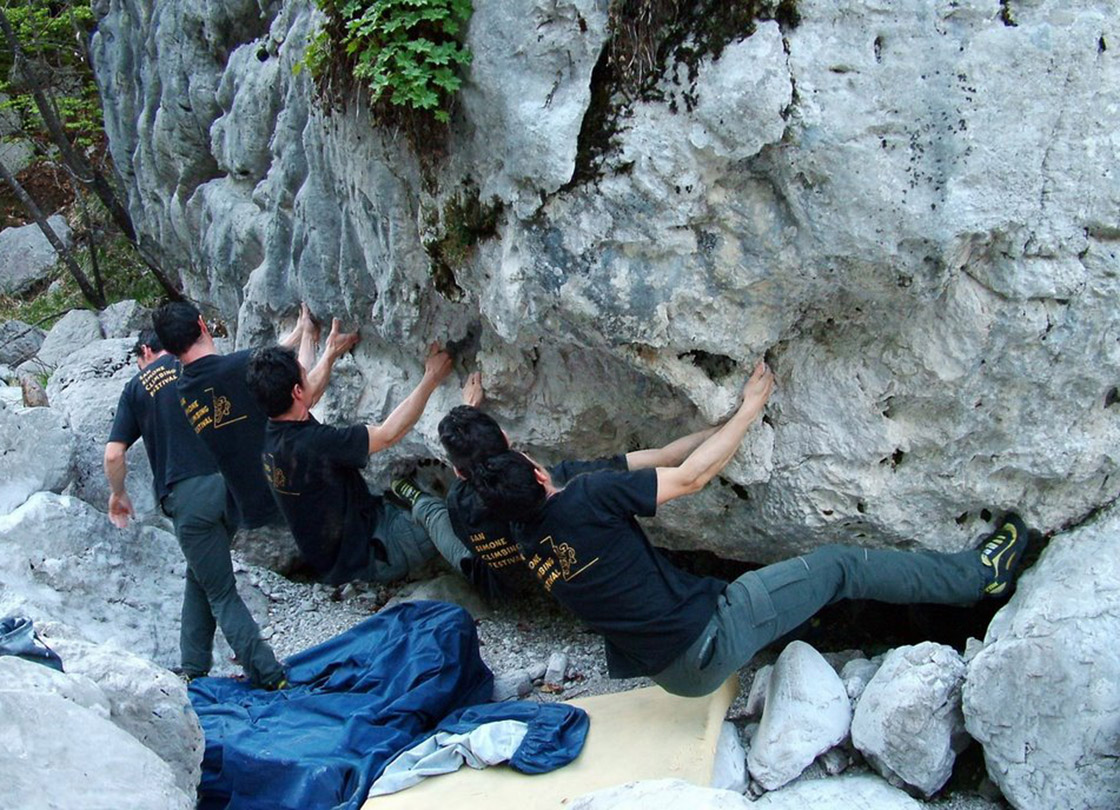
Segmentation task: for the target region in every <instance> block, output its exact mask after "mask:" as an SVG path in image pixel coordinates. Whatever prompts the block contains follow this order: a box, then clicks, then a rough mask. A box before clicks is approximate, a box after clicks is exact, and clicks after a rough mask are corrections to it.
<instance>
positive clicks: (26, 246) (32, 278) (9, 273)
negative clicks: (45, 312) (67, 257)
mask: <svg viewBox="0 0 1120 810" xmlns="http://www.w3.org/2000/svg"><path fill="white" fill-rule="evenodd" d="M47 224H48V225H49V226H50V227H51V230H53V231H54V232H55V234H56V235H57V236H58V238H59V239H61V240H62V243H63V244H64V245H66V246H67V247H69V245H70V241H71V240H70V226H69V225H68V224H67V223H66V219H65V218H64V217H63V216H62V215H61V214H55V215H53V216H50V217H47ZM57 262H58V253H57V251H55V249H54V246H53V245H52V244H51V243H50V242H49V241H48V240H47V237H46V235H45V234H44V233H43V232H42V231H41V230H40V229H39V226H38V225H36V224H35V223H31V224H30V225H22V226H20V227H17V228H4V230H2V231H0V294H2V295H19V294H20V293H23V292H26V291H27V290H28V289H30V288H31V287H34V286H35V285H36V284H40V283H42V282H45V281H46V280H47V279H48V278H50V277H51V274H52V273H53V272H54V266H55V264H56V263H57Z"/></svg>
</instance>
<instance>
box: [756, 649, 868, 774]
mask: <svg viewBox="0 0 1120 810" xmlns="http://www.w3.org/2000/svg"><path fill="white" fill-rule="evenodd" d="M851 722H852V710H851V706H850V705H849V703H848V695H847V692H845V691H844V684H843V683H842V682H841V680H840V677H839V676H838V675H837V674H836V670H834V669H833V668H832V666H831V665H830V664H829V663H828V662H827V661H826V660H825V659H824V657H823V656H821V654H820V653H819V652H817V651H816V650H814V649H813V648H812V647H811V646H809V645H808V644H806V643H805V642H803V641H793V642H790V643H789V644H788V645H787V646H786V648H785V649H784V650H782V653H781V655H779V656H778V660H777V661H776V662H774V669H773V671H772V672H771V673H770V677H769V681H768V684H767V689H766V700H765V705H764V707H763V710H762V720H761V721H760V723H759V727H758V731H757V732H756V733H755V735H754V737H753V739H752V740H751V747H750V751H749V752H748V753H747V768H748V770H750V774H751V777H752V778H753V779H754V780H755V781H756V782H758V783H759V784H760V785H762V786H763V787H764V788H766V789H767V790H777V789H778V788H780V787H781V786H782V785H784V784H786V783H787V782H789V781H791V780H793V779H796V778H797V777H798V776H799V775H800V774H801V772H802V771H804V770H805V769H806V768H807V767H809V765H811V764H812V762H813V760H814V759H816V758H817V757H818V756H819V755H820V754H823V753H824V752H825V751H827V750H828V749H830V748H832V747H833V746H834V745H837V744H839V743H840V742H842V741H843V740H844V738H845V737H846V736H847V735H848V728H849V726H850V724H851Z"/></svg>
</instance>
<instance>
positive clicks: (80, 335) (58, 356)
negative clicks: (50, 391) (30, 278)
mask: <svg viewBox="0 0 1120 810" xmlns="http://www.w3.org/2000/svg"><path fill="white" fill-rule="evenodd" d="M102 337H103V336H102V334H101V321H99V320H98V319H97V313H95V312H90V311H89V310H88V309H72V310H70V311H69V312H67V313H66V314H65V315H63V316H62V317H61V318H59V319H58V321H56V322H55V325H54V326H52V327H51V328H50V331H49V332H47V336H46V337H45V338H44V339H43V344H42V345H41V346H40V347H39V352H38V354H37V355H36V357H37V358H38V360H39V362H41V363H44V364H46V365H47V366H49V367H51V368H57V367H58V366H59V365H60V364H61V363H62V362H63V361H64V360H66V359H67V358H69V357H70V356H71V355H73V354H74V352H76V351H78V350H79V349H83V348H85V347H86V346H88V345H89V344H90V343H92V342H94V341H98V340H101V338H102Z"/></svg>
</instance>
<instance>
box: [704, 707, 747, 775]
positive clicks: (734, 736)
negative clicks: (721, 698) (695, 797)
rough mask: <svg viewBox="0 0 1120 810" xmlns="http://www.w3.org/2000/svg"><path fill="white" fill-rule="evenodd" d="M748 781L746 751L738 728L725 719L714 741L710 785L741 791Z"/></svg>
mask: <svg viewBox="0 0 1120 810" xmlns="http://www.w3.org/2000/svg"><path fill="white" fill-rule="evenodd" d="M749 781H750V779H749V777H748V776H747V752H746V751H745V750H744V749H743V741H742V740H741V739H739V729H737V728H735V724H734V723H729V722H727V721H726V720H725V721H724V722H723V724H722V725H721V726H720V727H719V740H717V741H716V757H715V762H714V763H713V765H712V782H711V785H710V787H713V788H715V789H716V790H730V791H732V792H734V793H743V792H745V791H746V789H747V783H748V782H749Z"/></svg>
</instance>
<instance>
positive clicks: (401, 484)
mask: <svg viewBox="0 0 1120 810" xmlns="http://www.w3.org/2000/svg"><path fill="white" fill-rule="evenodd" d="M389 488H390V489H391V490H392V491H393V494H394V495H396V496H397V497H398V498H400V499H401V500H402V501H404V502H405V503H406V504H408V508H409V509H413V508H415V506H416V502H417V501H418V500H420V496H421V495H424V494H425V492H424V490H422V489H420V487H418V486H417V485H416V482H415V481H413V480H412V479H411V478H394V479H393V482H392V483H391V484H389Z"/></svg>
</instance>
